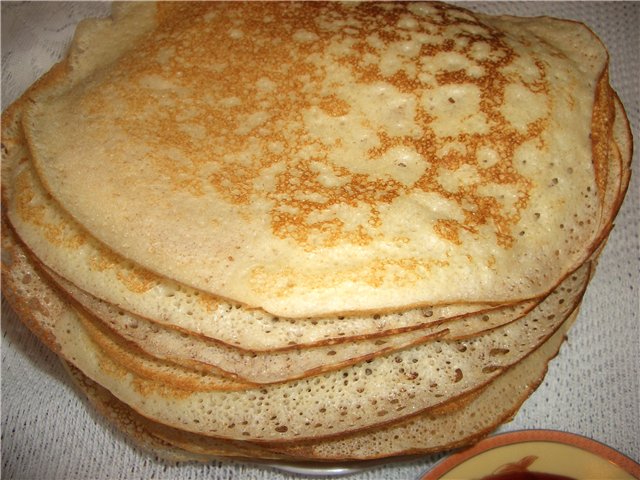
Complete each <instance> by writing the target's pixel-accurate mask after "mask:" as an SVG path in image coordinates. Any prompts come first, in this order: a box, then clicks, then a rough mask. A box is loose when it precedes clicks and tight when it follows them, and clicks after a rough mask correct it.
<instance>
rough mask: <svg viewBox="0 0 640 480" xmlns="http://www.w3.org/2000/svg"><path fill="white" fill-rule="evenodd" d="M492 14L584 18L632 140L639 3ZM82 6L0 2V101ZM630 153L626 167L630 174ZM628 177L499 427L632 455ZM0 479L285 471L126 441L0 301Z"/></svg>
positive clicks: (47, 54)
mask: <svg viewBox="0 0 640 480" xmlns="http://www.w3.org/2000/svg"><path fill="white" fill-rule="evenodd" d="M464 5H465V6H467V7H469V8H472V9H476V10H478V11H483V12H487V13H492V14H498V13H505V14H515V15H533V16H537V15H550V16H555V17H562V18H571V19H575V20H579V21H583V22H585V23H586V24H587V25H589V26H590V27H591V28H592V30H593V31H595V32H596V33H597V34H598V35H599V36H600V38H601V39H602V40H603V41H604V43H605V45H607V47H608V49H609V51H610V55H611V83H612V84H613V86H614V88H615V89H616V91H617V92H618V93H619V95H620V97H621V99H622V101H623V103H624V105H625V107H626V109H627V112H628V114H629V117H630V119H631V123H632V128H633V131H634V136H635V138H636V141H638V139H640V130H639V125H640V103H639V102H640V84H639V78H640V68H639V54H638V51H639V49H640V3H636V2H514V3H512V2H487V3H481V2H470V3H464ZM108 12H109V5H108V4H104V3H91V2H87V3H84V2H69V3H59V2H50V3H47V2H33V3H32V2H2V106H3V108H5V107H6V106H7V105H8V104H9V103H10V102H11V101H13V100H14V99H15V98H17V97H18V96H19V95H20V94H21V93H22V92H23V91H24V89H25V88H26V87H27V86H29V85H30V84H31V83H32V82H33V81H34V80H35V79H36V78H37V77H39V76H40V75H42V74H43V73H44V72H45V71H46V70H48V69H49V68H50V66H51V65H52V64H53V63H54V62H55V61H56V60H57V59H59V58H60V57H61V56H62V55H63V54H64V52H65V49H66V46H67V45H68V42H69V41H70V38H71V35H72V34H73V31H74V28H75V25H76V23H77V21H78V20H79V19H81V18H84V17H88V16H103V15H106V14H108ZM638 167H640V165H638V152H637V151H636V154H635V156H634V170H635V171H636V172H638V171H640V168H638ZM639 180H640V179H639V178H638V177H637V176H635V177H633V178H632V182H631V187H630V189H629V192H628V195H627V198H626V201H625V203H624V205H623V207H622V210H621V212H620V214H619V216H618V220H617V222H616V227H615V229H614V231H613V233H612V234H611V237H610V240H609V243H608V245H607V248H606V250H605V251H604V253H603V254H602V259H601V262H600V264H599V268H598V271H597V274H596V276H595V278H594V279H593V281H592V284H591V286H590V287H589V289H588V291H587V294H586V298H585V301H584V304H583V308H582V311H581V314H580V316H579V318H578V321H577V323H576V324H575V326H574V327H573V328H572V330H571V331H570V334H569V340H568V342H567V343H566V344H565V345H564V346H563V347H562V350H561V352H560V355H559V356H558V357H557V358H556V359H555V360H554V361H553V362H552V363H551V366H550V369H549V373H548V375H547V377H546V379H545V381H544V383H543V384H542V385H541V387H540V388H539V389H538V390H537V392H536V393H534V395H533V396H532V397H531V398H530V399H529V400H528V401H527V402H526V403H525V404H524V406H523V408H522V409H521V410H520V412H519V413H518V415H517V416H516V417H515V418H514V420H513V421H512V422H511V423H509V424H507V425H505V426H504V427H502V429H501V430H503V431H504V430H517V429H529V428H550V429H558V430H565V431H570V432H575V433H579V434H582V435H586V436H589V437H592V438H595V439H596V440H599V441H600V442H603V443H606V444H608V445H610V446H612V447H613V448H615V449H618V450H619V451H621V452H622V453H624V454H626V455H628V456H630V457H631V458H633V459H635V460H636V461H638V460H639V459H640V380H638V377H639V376H640V324H639V320H640V319H639V310H640V298H639V295H638V288H639V287H640V281H639V280H640V245H639V232H640V209H639V207H640V201H639V200H640V198H639V188H638V186H639ZM438 458H440V457H424V458H421V459H418V460H414V461H412V462H408V463H407V462H404V463H402V462H389V463H386V464H382V465H377V466H374V467H373V468H368V469H364V470H361V471H357V472H354V473H353V475H352V477H350V478H353V479H383V478H384V479H412V478H417V477H418V476H420V475H421V474H422V473H423V472H424V471H426V470H427V469H428V468H429V467H430V466H432V465H433V463H434V462H435V461H437V459H438ZM2 478H15V479H23V478H24V479H61V480H62V479H64V480H72V479H107V478H118V479H134V478H135V479H142V478H146V479H151V478H153V479H208V480H214V479H228V478H252V479H266V478H270V479H271V478H274V479H285V478H295V475H293V474H289V473H283V472H281V471H277V470H273V469H269V468H265V467H260V466H255V465H251V464H249V463H245V464H240V463H231V462H213V463H211V464H207V465H200V464H182V465H174V464H167V463H163V462H160V461H158V460H157V459H155V458H154V457H153V456H150V455H147V454H145V453H143V452H140V451H139V450H137V449H135V448H134V447H132V446H131V445H130V444H129V443H127V442H126V441H125V440H124V438H123V437H122V436H121V435H120V434H119V433H118V432H117V431H115V430H114V429H113V428H112V427H110V426H109V425H108V424H107V423H106V422H105V421H104V420H103V419H102V418H101V417H100V416H99V415H97V414H96V413H95V412H94V411H93V410H92V409H91V407H90V406H89V405H88V403H87V402H86V401H84V400H83V398H82V397H81V395H79V394H78V393H77V391H76V390H75V389H74V387H73V386H72V384H71V382H70V381H69V380H68V379H67V376H66V374H65V372H64V370H63V368H62V367H61V365H60V364H59V362H58V361H57V359H56V357H55V356H54V355H53V354H52V353H50V352H49V351H48V350H47V349H46V348H45V347H43V346H42V345H41V344H40V343H39V342H38V341H37V339H36V338H35V337H34V336H33V335H32V334H31V333H30V332H29V331H28V330H27V329H26V328H25V327H24V326H22V324H21V323H20V322H19V321H18V320H17V319H16V317H15V314H14V313H13V312H12V311H11V309H10V308H9V307H8V306H7V305H5V303H4V301H3V304H2Z"/></svg>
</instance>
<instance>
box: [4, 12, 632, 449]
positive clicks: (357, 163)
mask: <svg viewBox="0 0 640 480" xmlns="http://www.w3.org/2000/svg"><path fill="white" fill-rule="evenodd" d="M607 61H608V57H607V53H606V50H605V48H604V47H603V46H602V44H601V43H600V42H599V40H598V39H597V38H596V37H595V36H594V35H593V33H592V32H591V31H589V30H588V29H587V28H586V27H585V26H583V25H581V24H578V23H574V22H568V21H561V20H556V19H550V18H538V19H518V18H513V17H509V18H504V17H501V18H492V17H486V16H482V15H477V14H472V13H471V12H469V11H467V10H464V9H461V8H458V7H452V6H448V5H444V4H428V3H363V4H360V3H350V4H339V3H315V2H312V3H270V2H266V3H247V4H241V3H209V2H202V3H195V4H194V3H177V4H175V3H159V4H157V5H156V4H153V3H133V4H116V5H115V6H114V12H113V16H112V18H110V19H100V20H90V21H86V22H84V23H82V24H81V25H80V26H79V27H78V30H77V32H76V37H75V39H74V42H73V45H72V48H71V50H70V52H69V54H68V56H67V58H66V59H65V60H64V61H63V62H62V63H60V64H59V65H57V66H56V67H54V68H53V69H52V70H51V71H50V72H49V73H48V74H46V75H45V76H44V77H43V78H42V79H41V80H40V81H39V82H37V83H36V84H35V85H34V86H33V87H32V88H31V89H30V90H28V91H27V92H26V93H25V94H24V96H23V97H22V98H21V99H20V100H18V101H17V102H16V103H15V104H14V105H12V106H11V107H9V108H8V109H7V110H6V111H5V112H4V113H3V125H2V145H3V146H2V154H3V157H2V200H3V202H2V206H3V210H2V214H3V218H2V219H3V230H2V232H3V233H2V247H3V255H2V269H3V274H4V275H3V294H5V295H6V296H7V297H8V298H9V300H10V301H11V302H12V304H13V306H14V308H15V310H16V311H17V312H18V314H19V315H20V317H21V319H22V320H23V321H24V323H25V324H26V325H27V326H28V327H29V328H30V329H31V330H32V331H33V332H34V333H35V334H36V335H38V337H39V338H40V339H41V340H42V341H43V342H44V343H45V344H46V345H47V346H48V347H50V348H51V349H52V350H53V351H55V352H56V353H57V354H58V355H59V356H60V357H61V358H62V359H63V361H64V362H65V364H66V365H67V366H68V367H69V371H70V373H71V375H72V376H73V377H74V378H75V379H76V381H77V383H78V385H79V386H80V387H81V388H82V389H83V390H84V391H85V392H86V394H87V396H88V397H89V398H90V399H91V400H92V402H93V403H94V404H95V405H96V407H97V409H98V410H99V411H101V412H102V413H103V414H104V415H105V416H107V417H108V418H110V419H112V420H113V421H114V422H115V423H116V424H117V425H119V426H120V427H121V428H122V430H124V431H125V432H126V433H128V434H129V435H130V436H131V437H132V438H134V439H135V440H136V441H138V442H139V443H140V444H141V445H142V446H144V447H147V448H150V449H152V450H153V451H155V452H157V453H159V454H161V455H164V456H166V457H168V458H174V459H197V460H203V461H206V460H208V459H212V458H220V457H236V458H237V457H250V458H261V459H279V460H297V461H300V460H307V461H310V460H315V461H335V460H364V459H374V458H381V457H389V456H397V455H406V454H419V453H425V452H433V451H441V450H444V449H450V448H453V447H457V446H461V445H465V444H468V443H471V442H473V441H475V440H477V439H479V438H481V437H482V436H484V435H486V434H488V433H490V432H491V431H492V430H493V429H495V428H496V427H497V426H498V425H499V424H501V423H502V422H504V421H507V420H508V419H509V418H510V417H511V416H512V415H513V414H514V413H515V412H516V411H517V409H518V408H519V406H520V405H521V404H522V402H524V400H525V399H526V398H527V396H528V395H529V394H530V393H531V392H532V391H533V390H534V389H535V388H536V386H537V385H538V384H539V383H540V382H541V380H542V378H543V376H544V374H545V372H546V369H547V364H548V362H549V361H550V359H552V358H553V357H554V356H555V355H556V353H557V352H558V350H559V348H560V345H561V343H562V341H563V339H564V338H565V335H566V332H567V330H568V328H569V327H570V325H571V323H572V322H573V320H574V319H575V317H576V315H577V312H578V308H579V305H580V302H581V299H582V296H583V294H584V292H585V290H586V288H587V285H588V282H589V279H590V278H591V276H592V275H593V274H594V268H595V264H596V261H597V257H598V254H599V253H600V251H601V250H602V248H603V247H604V243H605V241H606V238H607V235H608V233H609V232H610V230H611V228H612V225H613V220H614V218H615V215H616V213H617V211H618V209H619V207H620V204H621V202H622V200H623V197H624V193H625V191H626V188H627V185H628V181H629V174H630V170H629V163H630V160H631V148H632V146H631V136H630V132H629V126H628V122H627V120H626V116H625V114H624V110H623V108H622V105H621V104H620V102H619V100H618V98H617V96H616V94H615V92H613V90H612V89H611V87H610V86H609V83H608V75H607Z"/></svg>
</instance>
